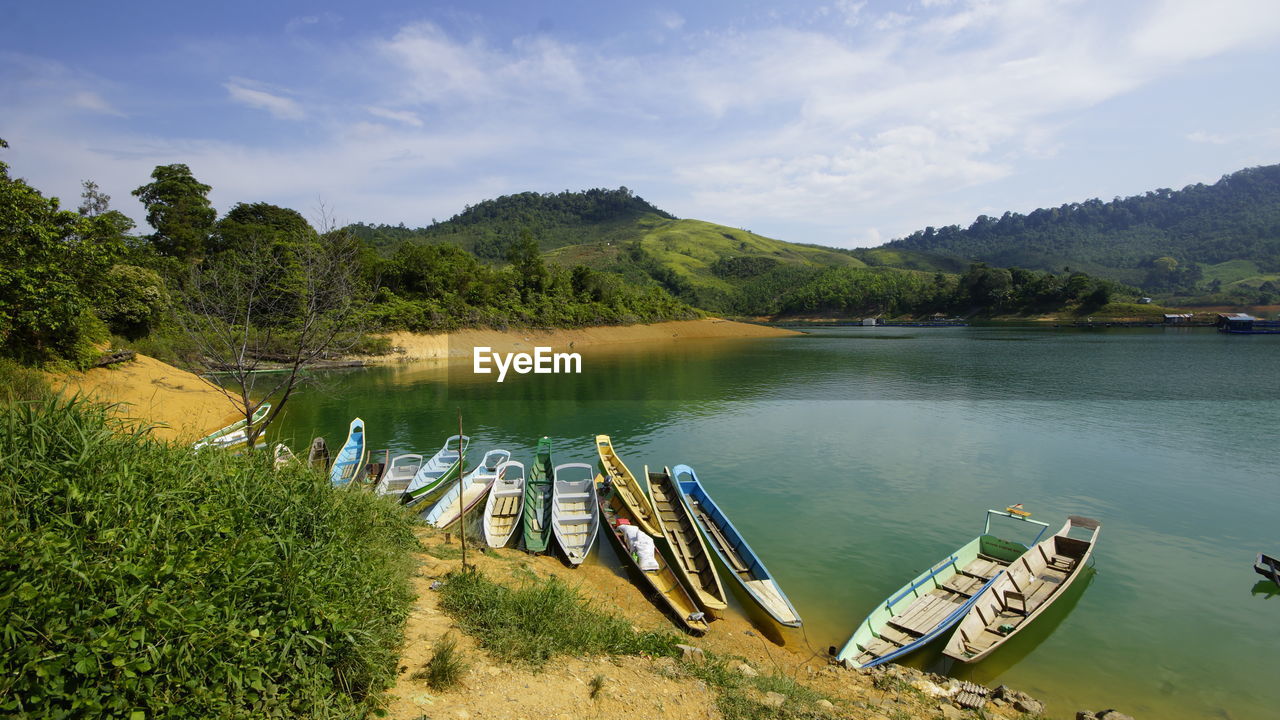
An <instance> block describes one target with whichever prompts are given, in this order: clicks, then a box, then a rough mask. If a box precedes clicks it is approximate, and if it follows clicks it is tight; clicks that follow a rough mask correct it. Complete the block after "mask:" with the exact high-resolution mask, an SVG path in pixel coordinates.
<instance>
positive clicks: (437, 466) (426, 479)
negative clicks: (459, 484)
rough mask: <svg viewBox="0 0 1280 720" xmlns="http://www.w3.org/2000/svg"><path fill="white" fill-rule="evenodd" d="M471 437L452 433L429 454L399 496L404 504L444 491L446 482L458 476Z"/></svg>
mask: <svg viewBox="0 0 1280 720" xmlns="http://www.w3.org/2000/svg"><path fill="white" fill-rule="evenodd" d="M470 444H471V438H469V437H467V436H466V435H453V436H451V437H450V438H449V439H448V440H445V441H444V445H442V446H441V447H440V450H439V451H437V452H436V454H435V455H432V456H431V459H430V460H427V461H426V462H425V463H423V464H422V466H421V467H419V468H418V472H416V473H414V475H413V479H412V480H410V481H409V484H408V486H406V487H405V489H404V494H402V495H401V496H400V499H401V501H402V502H404V503H405V504H406V505H418V504H420V503H424V502H428V501H430V500H433V499H435V498H436V497H438V496H439V495H440V493H441V492H443V491H444V488H445V485H446V483H448V481H449V480H452V479H453V478H456V477H458V472H459V471H460V470H461V469H462V463H463V462H465V461H466V459H467V446H469V445H470Z"/></svg>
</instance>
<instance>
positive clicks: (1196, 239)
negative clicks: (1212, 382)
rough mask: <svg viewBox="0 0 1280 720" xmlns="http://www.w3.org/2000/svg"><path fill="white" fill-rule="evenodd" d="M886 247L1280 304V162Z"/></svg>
mask: <svg viewBox="0 0 1280 720" xmlns="http://www.w3.org/2000/svg"><path fill="white" fill-rule="evenodd" d="M885 247H886V248H887V249H891V250H895V251H901V250H911V251H924V252H931V253H942V254H949V255H952V256H957V257H961V258H968V259H972V260H981V261H984V262H987V263H990V264H992V265H1005V266H1009V265H1019V266H1022V267H1028V268H1035V269H1040V270H1061V269H1062V268H1064V267H1068V266H1069V267H1071V268H1073V269H1076V270H1082V271H1085V272H1088V273H1090V274H1094V275H1101V276H1103V277H1107V278H1110V279H1113V280H1117V281H1120V282H1124V283H1128V284H1130V285H1137V286H1140V287H1142V288H1143V290H1144V291H1145V292H1147V293H1150V294H1160V295H1164V296H1168V297H1183V298H1187V299H1188V301H1201V300H1208V301H1210V302H1212V301H1215V300H1216V301H1230V302H1236V303H1250V304H1251V303H1257V304H1267V303H1268V302H1271V301H1274V300H1275V299H1277V298H1280V282H1277V279H1276V278H1275V277H1274V276H1275V275H1276V274H1277V273H1280V165H1270V166H1266V167H1256V168H1249V169H1246V170H1241V171H1239V172H1235V173H1232V174H1230V175H1226V176H1224V177H1223V178H1222V179H1221V180H1219V181H1218V182H1217V183H1214V184H1213V185H1203V184H1196V185H1189V186H1187V187H1185V188H1183V189H1182V190H1169V189H1167V188H1161V189H1159V190H1154V191H1150V192H1147V193H1145V194H1143V195H1135V196H1133V197H1128V198H1123V199H1122V198H1116V199H1115V200H1112V201H1111V202H1103V201H1101V200H1097V199H1094V200H1087V201H1085V202H1082V203H1068V204H1065V205H1062V206H1061V207H1057V208H1042V209H1039V210H1036V211H1034V212H1032V213H1030V214H1028V215H1021V214H1018V213H1008V212H1007V213H1005V214H1004V215H1002V216H1001V217H1000V218H992V217H987V216H986V215H982V216H979V217H978V218H977V219H976V220H974V221H973V223H972V224H971V225H970V226H969V227H968V228H962V227H960V226H958V225H951V226H947V227H943V228H937V229H935V228H932V227H928V228H925V229H924V230H922V231H919V232H916V233H912V234H911V235H909V236H907V237H905V238H903V239H901V240H896V241H894V242H891V243H889V244H888V245H887V246H885ZM1267 282H1270V283H1272V286H1271V287H1268V288H1264V287H1263V285H1264V284H1265V283H1267ZM1233 286H1234V287H1233ZM1207 296H1216V297H1214V298H1210V297H1207Z"/></svg>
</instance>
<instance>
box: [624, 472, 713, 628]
mask: <svg viewBox="0 0 1280 720" xmlns="http://www.w3.org/2000/svg"><path fill="white" fill-rule="evenodd" d="M644 478H645V487H646V488H647V489H648V491H649V497H650V499H652V501H653V509H654V510H655V511H656V513H655V515H656V516H657V518H658V527H659V528H660V529H661V530H662V537H663V538H664V539H665V540H666V541H667V549H668V550H670V551H671V563H672V567H673V568H674V569H675V571H676V574H677V575H679V576H680V579H681V580H682V581H683V582H684V584H685V587H686V588H688V589H689V590H690V591H691V594H692V596H693V599H694V600H696V601H697V602H698V605H699V606H700V607H702V609H703V610H706V611H707V612H708V613H710V614H712V615H714V614H715V611H717V610H724V609H725V608H727V607H729V603H728V602H727V601H726V600H725V595H724V586H722V585H721V584H720V576H719V575H718V574H716V563H715V560H714V559H712V556H711V553H709V552H707V546H706V544H705V543H704V542H703V541H702V535H700V534H699V533H698V524H697V523H696V522H695V521H694V519H693V512H692V511H690V510H689V508H688V506H686V505H685V504H684V502H682V501H681V500H680V491H679V489H677V488H676V482H675V480H674V479H673V478H672V477H671V470H670V469H669V468H663V469H662V472H649V467H648V466H647V465H646V466H645V468H644ZM655 539H656V538H655Z"/></svg>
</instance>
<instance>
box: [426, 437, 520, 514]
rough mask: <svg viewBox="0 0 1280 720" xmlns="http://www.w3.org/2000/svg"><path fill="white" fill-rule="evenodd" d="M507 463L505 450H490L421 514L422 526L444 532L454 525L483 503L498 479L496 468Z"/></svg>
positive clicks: (508, 456)
mask: <svg viewBox="0 0 1280 720" xmlns="http://www.w3.org/2000/svg"><path fill="white" fill-rule="evenodd" d="M510 459H511V453H509V452H507V451H506V450H490V451H489V452H487V453H485V454H484V459H482V460H481V461H480V464H479V465H477V466H476V469H475V470H472V471H471V472H469V473H467V474H466V475H463V476H462V480H461V481H460V482H452V483H449V484H448V488H447V489H446V490H445V492H444V494H443V495H441V496H440V499H439V500H437V501H436V502H435V504H434V505H432V506H431V507H430V508H428V509H427V510H426V511H425V512H423V513H422V520H423V522H425V523H426V524H428V525H431V526H432V527H438V528H446V527H449V526H450V525H452V524H454V523H455V522H457V521H458V518H460V517H462V514H463V513H464V512H467V511H469V510H471V509H472V508H474V507H475V506H476V505H479V504H480V501H482V500H484V498H485V495H487V494H488V493H489V488H490V487H491V486H492V485H493V481H494V480H497V479H498V468H499V467H500V466H501V465H502V464H503V463H505V462H506V461H508V460H510ZM459 498H461V500H459Z"/></svg>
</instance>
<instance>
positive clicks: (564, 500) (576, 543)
mask: <svg viewBox="0 0 1280 720" xmlns="http://www.w3.org/2000/svg"><path fill="white" fill-rule="evenodd" d="M595 475H596V471H595V468H593V467H591V466H590V465H587V464H586V463H566V464H564V465H558V466H556V469H555V480H554V481H553V482H552V484H551V530H552V533H553V534H554V535H555V536H556V542H558V543H560V549H561V550H564V556H565V559H567V560H568V561H569V564H570V565H575V566H576V565H581V564H582V561H583V560H585V559H586V557H587V554H588V553H590V552H591V546H592V545H594V544H595V542H596V535H597V534H598V533H599V530H600V507H599V504H598V503H596V480H595Z"/></svg>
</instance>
